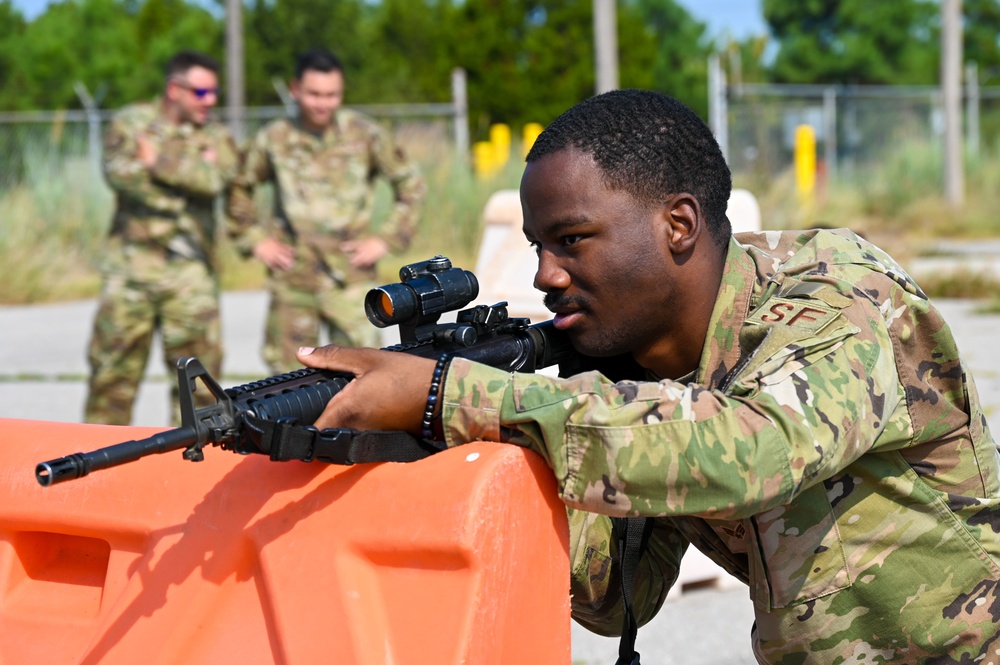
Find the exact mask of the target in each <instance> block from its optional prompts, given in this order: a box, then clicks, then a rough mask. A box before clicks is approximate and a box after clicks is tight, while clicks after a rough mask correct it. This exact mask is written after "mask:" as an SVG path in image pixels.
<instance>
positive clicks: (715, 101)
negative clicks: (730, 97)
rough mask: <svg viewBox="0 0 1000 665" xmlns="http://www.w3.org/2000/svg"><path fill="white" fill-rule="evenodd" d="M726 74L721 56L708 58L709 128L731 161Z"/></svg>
mask: <svg viewBox="0 0 1000 665" xmlns="http://www.w3.org/2000/svg"><path fill="white" fill-rule="evenodd" d="M727 92H728V91H727V86H726V73H725V72H724V71H723V70H722V63H721V62H720V61H719V56H718V54H716V53H713V54H712V55H710V56H709V57H708V126H709V127H710V128H711V129H712V133H713V134H715V140H716V141H718V143H719V149H720V150H721V151H722V156H723V157H724V158H725V159H726V160H727V161H728V160H729V123H728V113H729V110H728V108H727Z"/></svg>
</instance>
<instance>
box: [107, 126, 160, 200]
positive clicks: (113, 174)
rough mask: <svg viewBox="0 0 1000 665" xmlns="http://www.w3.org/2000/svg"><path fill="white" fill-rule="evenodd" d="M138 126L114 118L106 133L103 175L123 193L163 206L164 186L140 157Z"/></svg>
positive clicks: (133, 198)
mask: <svg viewBox="0 0 1000 665" xmlns="http://www.w3.org/2000/svg"><path fill="white" fill-rule="evenodd" d="M138 153H139V144H138V142H137V141H136V128H135V127H133V126H131V125H130V124H128V123H127V122H125V121H123V120H122V119H121V118H115V119H114V120H112V121H111V124H110V125H109V126H108V129H107V131H106V132H105V133H104V156H103V167H104V177H105V179H106V180H107V181H108V185H110V187H111V188H112V189H114V190H115V191H116V192H118V193H119V195H120V196H123V197H125V198H126V199H129V200H131V201H135V202H138V203H140V204H143V205H145V206H147V207H149V208H152V209H154V210H158V209H160V208H161V207H162V206H161V204H160V202H161V201H162V200H163V192H162V190H161V189H160V188H159V187H158V186H157V185H155V184H154V183H153V180H152V177H151V175H150V173H149V170H148V169H146V167H145V166H144V165H143V164H142V162H140V161H139V157H138Z"/></svg>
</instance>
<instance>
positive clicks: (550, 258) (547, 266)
mask: <svg viewBox="0 0 1000 665" xmlns="http://www.w3.org/2000/svg"><path fill="white" fill-rule="evenodd" d="M569 283H570V278H569V273H567V272H566V271H565V270H564V269H563V267H562V266H561V265H560V263H559V259H558V257H556V256H555V255H554V254H553V253H552V252H550V251H547V250H544V249H543V250H540V251H539V252H538V269H537V270H536V271H535V281H534V286H535V288H536V289H538V290H539V291H541V292H543V293H549V292H550V291H561V290H564V289H566V288H568V287H569Z"/></svg>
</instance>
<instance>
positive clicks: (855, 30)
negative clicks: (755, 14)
mask: <svg viewBox="0 0 1000 665" xmlns="http://www.w3.org/2000/svg"><path fill="white" fill-rule="evenodd" d="M763 9H764V18H765V20H766V21H767V23H768V24H769V26H770V28H771V32H772V34H773V35H774V38H775V40H776V41H777V44H778V51H777V55H776V56H775V59H774V63H773V66H772V68H771V71H772V75H773V77H774V80H775V81H777V82H782V83H844V84H864V83H879V84H928V83H934V82H935V81H936V80H937V77H938V73H937V72H938V65H937V63H938V61H939V58H938V40H939V37H938V35H939V21H938V20H937V18H938V14H939V4H938V3H937V2H931V1H930V0H892V1H891V2H878V1H875V2H873V1H872V0H764V2H763Z"/></svg>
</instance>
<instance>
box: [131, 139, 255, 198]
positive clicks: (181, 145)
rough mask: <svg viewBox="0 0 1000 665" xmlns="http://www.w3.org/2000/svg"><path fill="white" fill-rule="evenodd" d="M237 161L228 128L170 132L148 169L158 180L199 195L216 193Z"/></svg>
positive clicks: (205, 195) (208, 196)
mask: <svg viewBox="0 0 1000 665" xmlns="http://www.w3.org/2000/svg"><path fill="white" fill-rule="evenodd" d="M238 165H239V154H238V152H237V149H236V144H235V143H234V142H233V139H232V137H231V136H230V135H229V132H219V133H217V134H213V133H209V132H198V133H196V134H194V135H192V136H173V137H171V138H169V139H167V140H166V141H165V142H164V143H163V144H162V146H161V147H160V152H159V154H158V155H157V158H156V163H155V164H153V167H152V169H150V173H151V175H152V177H153V179H155V180H156V181H158V182H161V183H163V184H165V185H169V186H170V187H174V188H176V189H179V190H181V191H183V192H185V193H187V194H189V195H192V196H198V197H202V198H212V197H214V196H218V195H219V194H221V193H222V192H223V190H224V189H225V188H226V187H227V186H228V185H229V183H230V182H231V181H232V179H233V176H235V175H236V169H237V167H238Z"/></svg>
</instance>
